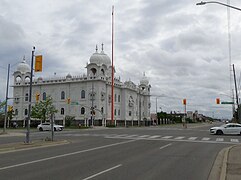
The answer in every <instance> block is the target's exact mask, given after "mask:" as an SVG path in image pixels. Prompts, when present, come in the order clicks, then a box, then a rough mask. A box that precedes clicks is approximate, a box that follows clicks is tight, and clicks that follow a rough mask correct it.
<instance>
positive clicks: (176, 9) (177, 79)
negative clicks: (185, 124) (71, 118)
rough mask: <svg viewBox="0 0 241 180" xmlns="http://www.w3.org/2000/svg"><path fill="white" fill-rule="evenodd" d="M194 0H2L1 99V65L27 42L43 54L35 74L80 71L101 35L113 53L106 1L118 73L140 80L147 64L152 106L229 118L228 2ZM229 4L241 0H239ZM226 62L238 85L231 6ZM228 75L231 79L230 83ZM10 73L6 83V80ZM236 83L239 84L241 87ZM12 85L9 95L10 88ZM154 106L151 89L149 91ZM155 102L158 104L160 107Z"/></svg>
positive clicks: (240, 68)
mask: <svg viewBox="0 0 241 180" xmlns="http://www.w3.org/2000/svg"><path fill="white" fill-rule="evenodd" d="M197 2H200V1H198V0H132V1H129V0H115V1H114V0H102V1H100V0H68V1H67V0H41V1H33V0H21V1H20V0H11V1H9V0H1V1H0V60H1V61H0V62H1V64H0V72H1V77H0V83H1V88H0V99H1V100H4V98H5V92H6V77H7V65H8V63H10V64H11V74H12V73H13V72H14V70H15V69H16V63H19V62H21V61H22V59H23V56H24V55H25V57H26V60H27V62H28V63H29V62H30V58H31V51H32V47H33V46H35V47H36V54H42V55H43V57H44V59H43V61H44V64H43V72H42V73H38V74H36V75H35V76H36V77H38V76H42V77H48V76H53V75H54V73H56V74H57V76H66V75H67V74H68V73H70V74H72V75H79V74H83V73H85V72H86V69H85V66H86V63H87V62H88V61H89V58H90V56H91V55H92V54H93V53H94V52H95V46H96V44H98V46H99V48H100V47H101V43H104V51H105V53H106V54H108V55H109V56H110V57H111V9H112V5H114V6H115V55H114V59H115V60H114V61H115V67H116V76H118V77H119V76H120V77H121V80H122V81H126V80H132V81H133V82H134V83H136V84H138V83H139V82H140V79H141V77H142V75H143V72H145V74H146V76H147V77H148V79H149V81H150V84H151V86H152V88H151V94H152V95H159V96H161V97H158V98H157V109H158V111H161V110H163V111H167V112H170V111H180V112H183V111H184V108H183V105H182V99H184V98H186V99H187V110H188V111H195V110H198V112H199V113H202V114H204V115H207V116H211V117H219V118H230V117H231V114H232V112H231V109H232V108H231V105H216V104H215V99H216V98H217V97H220V99H221V101H231V100H230V97H228V96H230V95H231V93H230V89H231V88H232V89H234V85H233V76H230V62H229V53H228V52H229V51H228V21H227V8H226V7H224V6H221V5H218V4H207V5H204V6H196V3H197ZM220 2H223V3H227V1H226V0H220ZM230 4H231V5H234V6H237V7H239V8H241V1H240V0H230ZM230 14H231V18H230V27H231V29H230V32H231V50H232V51H231V52H232V56H231V57H232V59H231V64H234V65H235V68H236V76H237V80H238V86H239V84H240V72H241V61H240V59H241V50H240V47H241V41H240V37H241V24H240V22H241V12H240V11H237V10H232V9H231V10H230ZM230 77H232V79H231V80H232V83H231V88H230ZM12 82H13V80H12V76H11V81H10V84H12ZM239 89H240V88H239ZM11 90H12V88H10V94H9V96H12V91H11ZM151 100H152V108H151V111H152V112H155V111H156V97H154V96H153V97H151ZM160 108H161V109H160Z"/></svg>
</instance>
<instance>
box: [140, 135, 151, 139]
mask: <svg viewBox="0 0 241 180" xmlns="http://www.w3.org/2000/svg"><path fill="white" fill-rule="evenodd" d="M149 136H150V135H142V136H139V138H146V137H149Z"/></svg>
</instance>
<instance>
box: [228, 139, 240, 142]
mask: <svg viewBox="0 0 241 180" xmlns="http://www.w3.org/2000/svg"><path fill="white" fill-rule="evenodd" d="M230 141H231V142H239V140H238V139H230Z"/></svg>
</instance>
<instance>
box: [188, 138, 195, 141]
mask: <svg viewBox="0 0 241 180" xmlns="http://www.w3.org/2000/svg"><path fill="white" fill-rule="evenodd" d="M196 139H197V137H190V138H188V140H191V141H194V140H196Z"/></svg>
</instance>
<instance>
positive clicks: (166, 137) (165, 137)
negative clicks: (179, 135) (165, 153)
mask: <svg viewBox="0 0 241 180" xmlns="http://www.w3.org/2000/svg"><path fill="white" fill-rule="evenodd" d="M171 137H172V136H164V137H162V139H169V138H171Z"/></svg>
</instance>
